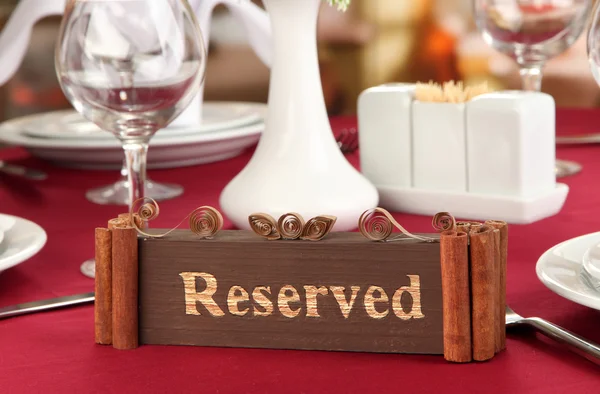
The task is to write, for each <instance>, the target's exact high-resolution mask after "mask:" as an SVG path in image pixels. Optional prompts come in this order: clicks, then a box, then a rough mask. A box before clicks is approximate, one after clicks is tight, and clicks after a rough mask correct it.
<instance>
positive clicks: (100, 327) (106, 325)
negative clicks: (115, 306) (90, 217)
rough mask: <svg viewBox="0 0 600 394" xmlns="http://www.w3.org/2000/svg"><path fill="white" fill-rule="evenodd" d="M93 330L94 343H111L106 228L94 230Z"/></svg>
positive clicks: (109, 239) (109, 241)
mask: <svg viewBox="0 0 600 394" xmlns="http://www.w3.org/2000/svg"><path fill="white" fill-rule="evenodd" d="M95 235H96V236H95V241H96V242H95V249H96V253H95V261H96V269H95V271H96V274H95V279H94V289H95V290H94V294H95V298H94V332H95V338H96V343H99V344H101V345H110V344H112V236H111V231H110V230H109V229H106V228H97V229H96V232H95Z"/></svg>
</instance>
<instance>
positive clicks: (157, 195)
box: [85, 160, 183, 205]
mask: <svg viewBox="0 0 600 394" xmlns="http://www.w3.org/2000/svg"><path fill="white" fill-rule="evenodd" d="M145 194H146V197H150V198H152V199H153V200H156V201H164V200H169V199H171V198H175V197H178V196H180V195H181V194H183V187H182V186H179V185H175V184H172V183H158V182H155V181H153V180H151V179H150V178H148V177H146V192H145ZM85 197H86V198H87V199H88V200H89V201H91V202H93V203H95V204H102V205H107V204H111V205H129V182H128V180H127V161H125V160H123V165H122V166H121V176H120V177H119V179H118V180H117V181H116V182H115V183H112V184H110V185H105V186H100V187H97V188H94V189H90V190H88V191H87V192H86V193H85Z"/></svg>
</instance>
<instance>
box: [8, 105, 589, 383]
mask: <svg viewBox="0 0 600 394" xmlns="http://www.w3.org/2000/svg"><path fill="white" fill-rule="evenodd" d="M598 121H600V111H593V110H559V111H558V132H559V134H566V133H584V132H600V125H598ZM355 122H356V121H355V119H353V118H345V119H334V120H333V121H332V123H333V125H334V129H337V130H339V129H340V128H341V127H347V126H351V125H354V124H355ZM557 154H558V156H559V157H560V158H563V159H568V160H576V161H579V162H581V163H582V164H583V165H584V170H583V172H582V173H581V174H579V175H576V176H573V177H570V178H568V179H565V180H564V182H565V183H567V184H569V185H570V186H571V191H570V194H569V197H568V199H567V203H566V205H565V207H564V208H563V210H562V212H561V213H560V214H558V215H557V216H555V217H552V218H549V219H546V220H543V221H540V222H537V223H535V224H532V225H527V226H517V225H513V226H511V228H510V238H509V266H508V295H507V298H508V302H509V304H510V305H512V307H513V308H514V309H515V310H516V311H518V312H519V313H521V314H522V315H527V316H529V315H538V316H541V317H544V318H546V319H549V320H551V321H553V322H555V323H557V324H559V325H562V326H564V327H565V328H567V329H569V330H572V331H574V332H576V333H579V334H581V335H583V336H585V337H587V338H589V339H590V340H593V341H595V342H597V343H600V313H599V312H597V311H595V310H592V309H589V308H586V307H583V306H580V305H577V304H574V303H572V302H570V301H567V300H565V299H563V298H561V297H559V296H558V295H556V294H554V293H552V292H551V291H550V290H548V289H547V288H546V287H545V286H544V285H542V284H541V283H540V282H539V281H538V279H537V277H536V274H535V263H536V261H537V259H538V257H539V256H540V255H541V254H542V253H543V252H544V251H545V250H546V249H548V248H550V247H551V246H553V245H555V244H556V243H558V242H561V241H564V240H566V239H569V238H571V237H574V236H578V235H581V234H585V233H589V232H595V231H598V230H600V221H599V220H598V217H599V214H600V205H599V203H600V183H599V182H600V181H599V178H598V174H599V173H600V146H598V145H586V146H577V147H575V146H573V147H568V148H560V149H559V150H558V153H557ZM250 155H251V152H248V153H246V154H244V155H242V156H241V157H238V158H235V159H232V160H228V161H225V162H221V163H214V164H209V165H204V166H198V167H190V168H181V169H173V170H161V171H151V172H150V176H151V177H152V179H155V180H156V181H169V182H177V183H180V184H182V185H184V186H185V189H186V191H185V194H184V195H183V197H180V198H178V199H176V200H172V201H167V202H163V203H161V208H163V209H162V210H161V217H160V218H159V219H157V223H156V225H157V226H161V225H164V226H165V227H167V226H169V225H171V224H172V223H176V222H178V219H180V218H181V216H182V215H183V214H186V213H187V212H188V211H190V210H191V209H192V208H195V207H196V206H198V205H201V204H202V205H203V204H212V205H215V206H217V204H218V203H217V202H218V197H219V193H220V191H221V190H222V188H223V187H224V186H225V185H226V184H227V182H228V180H229V179H231V178H232V177H233V176H234V175H235V174H236V173H237V172H238V171H240V170H241V169H242V168H243V166H244V164H245V163H246V162H247V161H248V159H249V157H250ZM0 159H12V160H15V161H17V162H22V163H23V164H26V165H29V166H36V167H41V168H43V169H45V170H47V171H48V172H49V179H48V180H47V181H44V182H37V183H33V182H28V181H23V180H19V179H15V178H9V177H0V212H2V213H6V214H12V215H17V216H21V217H25V218H27V219H30V220H33V221H35V222H37V223H38V224H40V225H41V226H43V227H44V228H45V229H46V231H47V232H48V243H47V245H46V246H45V247H44V249H43V250H42V251H41V252H40V253H39V254H38V255H36V256H35V257H33V258H32V259H30V260H29V261H27V262H25V263H23V264H21V265H19V266H17V267H14V268H12V269H10V270H8V271H6V272H4V273H2V275H0V306H5V305H11V304H15V303H19V302H26V301H32V300H38V299H43V298H50V297H54V296H61V295H68V294H75V293H83V292H88V291H92V290H93V281H92V280H91V279H87V278H85V277H83V276H82V275H81V274H80V272H79V265H80V264H81V262H82V261H84V260H85V259H87V258H89V257H91V256H92V255H93V241H92V238H93V229H94V227H95V226H98V225H103V224H104V223H105V222H106V219H107V218H110V217H114V216H115V215H116V214H118V213H120V212H122V211H123V208H122V207H115V206H98V205H94V204H92V203H90V202H88V201H87V200H86V199H85V197H84V191H85V190H86V189H89V188H92V187H96V186H99V185H102V184H106V183H110V182H112V181H114V180H115V179H116V177H117V174H116V173H115V172H94V171H79V170H71V169H63V168H57V167H52V166H50V165H47V164H44V163H42V162H39V161H37V160H35V159H32V158H29V157H28V155H27V153H26V152H25V151H23V150H21V149H7V150H4V151H0ZM349 160H351V161H352V162H353V163H357V162H358V154H354V155H350V156H349ZM396 217H397V218H398V219H399V220H400V222H401V223H402V224H403V225H405V226H407V227H408V228H409V229H410V230H411V231H429V228H430V220H431V219H430V218H429V217H422V216H411V215H403V214H397V215H396ZM226 225H228V226H230V223H229V222H227V223H226ZM507 342H508V343H507V346H508V349H507V350H506V351H505V352H503V353H502V354H500V355H498V356H497V357H496V358H494V359H493V360H492V361H490V362H486V363H474V364H468V365H455V364H449V363H447V362H445V361H444V360H443V358H442V357H439V356H411V355H383V354H361V353H338V352H316V351H282V350H250V349H226V348H194V347H167V346H143V347H141V348H139V349H137V350H134V351H117V350H114V349H113V348H110V347H103V346H98V345H95V344H94V334H93V307H92V306H83V307H76V308H71V309H65V310H60V311H54V312H47V313H38V314H34V315H29V316H22V317H17V318H13V319H8V320H0V393H37V392H49V393H70V392H83V393H95V392H98V393H126V392H148V393H149V392H156V393H163V392H202V393H216V392H219V393H266V392H276V393H281V392H288V393H317V392H319V393H320V392H365V393H366V392H402V391H406V392H447V393H453V392H477V393H479V392H481V393H506V392H513V393H514V392H518V393H520V392H527V393H544V394H547V393H566V392H570V393H578V394H583V393H598V392H600V367H598V366H594V365H593V364H592V363H590V362H588V361H586V360H584V359H582V358H581V357H579V356H577V355H574V354H572V353H570V352H569V351H567V350H565V348H563V347H561V346H560V345H556V344H555V343H553V342H551V341H549V340H547V339H545V338H544V337H542V336H539V335H536V334H534V333H532V332H530V331H519V332H512V331H511V332H510V333H509V335H508V341H507Z"/></svg>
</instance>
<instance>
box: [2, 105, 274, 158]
mask: <svg viewBox="0 0 600 394" xmlns="http://www.w3.org/2000/svg"><path fill="white" fill-rule="evenodd" d="M227 105H231V106H232V108H237V107H238V106H240V105H243V106H245V107H247V108H251V109H252V111H253V112H255V113H258V114H259V119H261V120H260V121H259V122H256V123H252V124H249V125H246V126H241V127H238V128H233V129H224V130H216V131H212V132H196V133H188V134H185V135H183V134H182V135H166V134H165V135H164V136H163V137H162V138H153V139H152V140H150V149H149V152H148V167H149V168H174V167H183V166H191V165H197V164H204V163H211V162H215V161H219V160H225V159H229V158H231V157H235V156H237V155H239V154H240V153H242V152H243V151H244V150H245V149H247V148H248V147H250V146H252V145H254V144H256V142H258V140H259V138H260V134H261V132H262V131H263V130H264V122H263V121H262V120H264V119H265V118H266V114H267V106H266V104H260V103H228V104H227ZM223 108H225V107H223ZM39 116H40V115H31V116H26V117H22V118H17V119H11V120H9V121H6V122H3V123H2V124H0V142H4V143H6V144H10V145H16V146H22V147H24V148H25V149H27V150H28V151H29V152H30V153H31V154H32V155H33V156H35V157H38V158H41V159H44V160H48V161H52V162H53V163H55V164H56V165H60V166H65V167H72V168H80V169H120V168H121V165H122V161H123V150H122V148H121V143H120V142H119V141H118V140H117V139H116V138H114V137H111V138H106V139H103V138H99V139H92V138H90V139H68V138H37V137H31V136H28V135H26V134H25V132H24V130H25V129H26V128H27V126H28V125H29V124H30V123H31V122H32V121H36V120H37V119H38V118H39ZM107 134H108V133H107Z"/></svg>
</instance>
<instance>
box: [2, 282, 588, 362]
mask: <svg viewBox="0 0 600 394" xmlns="http://www.w3.org/2000/svg"><path fill="white" fill-rule="evenodd" d="M93 302H94V293H84V294H76V295H71V296H65V297H58V298H50V299H46V300H42V301H34V302H27V303H24V304H18V305H13V306H7V307H4V308H0V320H1V319H6V318H9V317H15V316H21V315H26V314H30V313H35V312H42V311H47V310H52V309H58V308H65V307H69V306H77V305H84V304H90V303H93ZM525 325H527V326H531V327H533V328H535V329H537V330H538V331H540V332H541V333H542V334H544V335H546V336H547V337H549V338H551V339H554V340H556V341H558V342H560V343H563V344H566V345H568V348H569V350H571V351H573V352H575V353H577V354H579V355H581V356H583V357H585V358H586V359H588V360H590V361H592V362H594V363H596V364H600V346H599V345H597V344H595V343H593V342H591V341H588V340H586V339H584V338H582V337H580V336H579V335H577V334H574V333H572V332H570V331H567V330H565V329H564V328H562V327H559V326H557V325H556V324H553V323H550V322H548V321H546V320H544V319H541V318H539V317H522V316H520V315H518V314H517V313H516V312H515V311H513V310H512V309H511V308H510V307H509V306H506V328H507V329H509V328H511V327H517V326H525Z"/></svg>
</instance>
